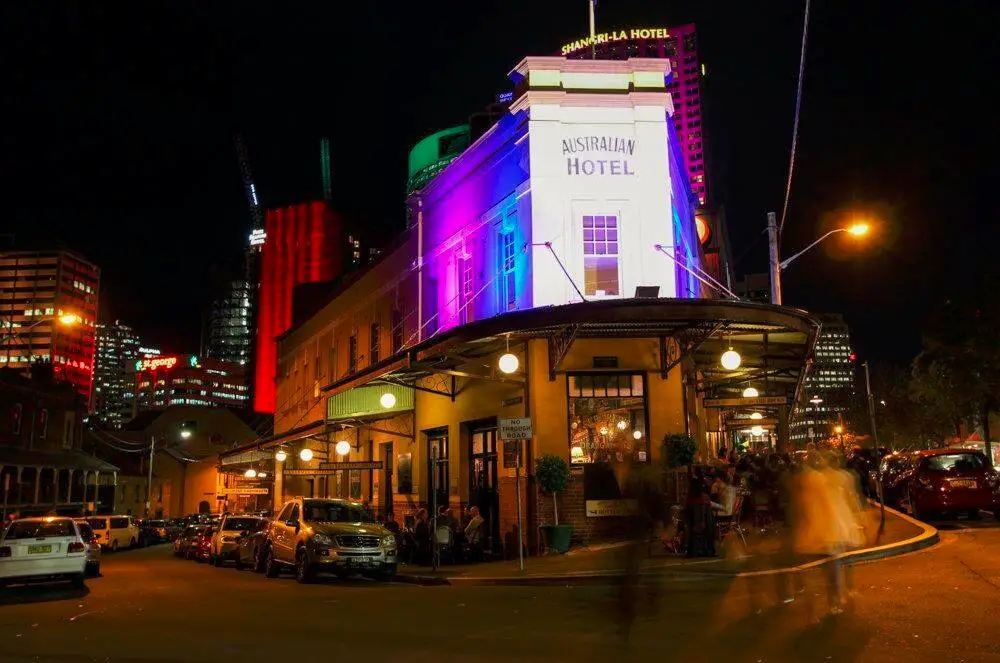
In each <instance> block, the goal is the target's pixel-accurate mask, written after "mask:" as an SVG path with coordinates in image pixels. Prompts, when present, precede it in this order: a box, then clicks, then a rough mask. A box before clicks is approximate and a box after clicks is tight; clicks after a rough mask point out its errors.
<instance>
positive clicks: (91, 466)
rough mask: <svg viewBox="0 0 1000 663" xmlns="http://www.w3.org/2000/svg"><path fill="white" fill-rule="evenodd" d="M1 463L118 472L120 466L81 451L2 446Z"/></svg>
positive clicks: (0, 452)
mask: <svg viewBox="0 0 1000 663" xmlns="http://www.w3.org/2000/svg"><path fill="white" fill-rule="evenodd" d="M0 465H20V466H22V467H54V468H56V469H60V470H80V471H88V472H117V471H118V468H117V467H115V466H114V465H112V464H111V463H106V462H104V461H103V460H101V459H100V458H94V457H93V456H88V455H87V454H85V453H82V452H80V451H73V450H70V449H67V450H65V451H39V450H37V449H11V448H0Z"/></svg>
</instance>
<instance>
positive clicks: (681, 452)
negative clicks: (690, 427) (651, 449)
mask: <svg viewBox="0 0 1000 663" xmlns="http://www.w3.org/2000/svg"><path fill="white" fill-rule="evenodd" d="M697 451H698V443H697V442H695V440H694V438H693V437H691V436H690V435H688V434H687V433H671V434H670V435H667V436H665V437H664V438H663V462H664V463H665V464H666V466H667V467H668V468H670V469H672V470H673V469H677V468H678V467H687V466H688V465H691V464H692V463H693V462H694V456H695V453H697Z"/></svg>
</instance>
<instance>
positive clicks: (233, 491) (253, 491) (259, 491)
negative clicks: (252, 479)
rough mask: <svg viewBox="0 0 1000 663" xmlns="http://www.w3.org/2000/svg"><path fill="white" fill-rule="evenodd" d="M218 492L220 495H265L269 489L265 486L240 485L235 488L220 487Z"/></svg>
mask: <svg viewBox="0 0 1000 663" xmlns="http://www.w3.org/2000/svg"><path fill="white" fill-rule="evenodd" d="M219 492H220V493H221V494H222V495H267V494H269V493H270V492H271V491H270V490H268V489H267V488H244V487H242V486H240V487H237V488H221V489H220V490H219Z"/></svg>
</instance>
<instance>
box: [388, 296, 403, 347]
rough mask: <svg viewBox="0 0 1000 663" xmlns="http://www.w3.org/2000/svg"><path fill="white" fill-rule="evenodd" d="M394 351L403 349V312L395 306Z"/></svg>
mask: <svg viewBox="0 0 1000 663" xmlns="http://www.w3.org/2000/svg"><path fill="white" fill-rule="evenodd" d="M391 324H392V329H391V330H390V334H391V336H392V352H393V353H394V354H395V353H396V352H399V351H400V350H402V349H403V312H402V311H400V310H399V309H398V308H396V307H393V309H392V318H391Z"/></svg>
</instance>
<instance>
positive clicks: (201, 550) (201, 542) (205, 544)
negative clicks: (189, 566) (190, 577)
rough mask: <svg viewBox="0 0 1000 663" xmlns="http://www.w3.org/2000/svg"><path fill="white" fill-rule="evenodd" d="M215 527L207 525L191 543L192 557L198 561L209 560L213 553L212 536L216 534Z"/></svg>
mask: <svg viewBox="0 0 1000 663" xmlns="http://www.w3.org/2000/svg"><path fill="white" fill-rule="evenodd" d="M215 532H216V529H215V528H214V527H206V528H205V529H203V530H202V531H201V533H200V534H198V536H197V537H195V540H194V542H193V543H192V544H191V548H190V549H189V550H190V551H191V559H194V561H196V562H207V561H208V560H209V556H210V555H211V553H212V536H213V535H214V534H215Z"/></svg>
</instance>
